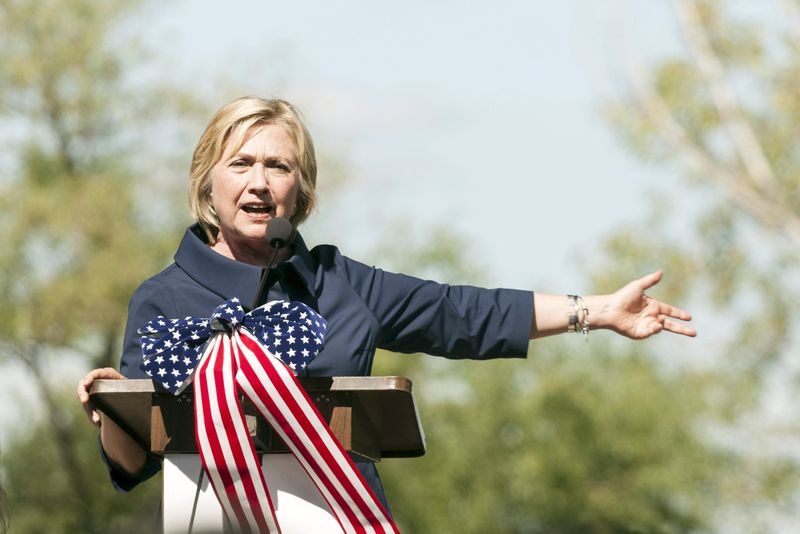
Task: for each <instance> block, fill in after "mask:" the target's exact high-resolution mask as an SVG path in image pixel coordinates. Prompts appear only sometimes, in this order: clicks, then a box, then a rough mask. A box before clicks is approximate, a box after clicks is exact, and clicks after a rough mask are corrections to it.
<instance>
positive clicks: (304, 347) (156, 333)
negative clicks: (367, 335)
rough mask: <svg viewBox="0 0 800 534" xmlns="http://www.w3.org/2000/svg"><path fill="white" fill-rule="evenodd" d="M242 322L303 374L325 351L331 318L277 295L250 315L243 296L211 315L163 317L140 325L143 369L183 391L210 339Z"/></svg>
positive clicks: (155, 378) (239, 325)
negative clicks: (327, 318)
mask: <svg viewBox="0 0 800 534" xmlns="http://www.w3.org/2000/svg"><path fill="white" fill-rule="evenodd" d="M240 327H244V328H247V329H248V330H249V331H250V332H251V333H252V334H253V335H254V336H255V337H256V338H258V340H259V341H260V342H261V344H262V345H263V346H264V348H265V349H267V350H268V351H269V352H270V353H272V354H273V355H275V356H276V357H278V358H280V359H281V360H283V362H284V363H285V364H286V365H288V366H289V367H290V368H291V369H292V371H293V372H294V373H295V374H297V373H298V371H299V370H301V369H305V368H306V367H307V366H308V364H309V363H310V362H311V360H312V359H314V357H315V356H316V355H317V354H318V353H319V351H320V350H322V345H323V343H324V341H325V332H326V329H327V323H326V322H325V319H323V318H322V316H321V315H319V314H318V313H317V312H315V311H314V310H312V309H311V308H309V307H308V306H306V305H305V304H303V303H301V302H287V301H283V300H275V301H272V302H268V303H266V304H264V305H263V306H260V307H258V308H256V309H254V310H252V311H251V312H249V313H247V314H245V313H244V309H243V308H242V306H241V303H240V302H239V299H238V298H232V299H230V300H228V301H226V302H224V303H223V304H221V305H219V306H217V308H216V309H214V311H213V313H212V314H211V318H210V319H204V318H199V317H186V318H184V319H167V318H166V317H163V316H158V317H156V318H155V319H153V320H152V321H150V322H149V323H147V324H146V325H144V326H143V327H142V328H140V329H139V331H138V334H139V336H140V340H141V346H142V357H143V361H142V364H141V368H142V369H143V370H144V372H145V373H147V376H149V377H151V378H152V379H153V380H156V381H158V382H159V383H161V384H162V385H163V386H164V387H165V388H166V389H167V390H168V391H169V392H171V393H173V394H174V395H177V394H179V393H180V392H181V391H183V389H184V388H185V387H186V386H187V385H188V384H189V383H190V382H191V376H192V373H193V372H194V368H195V367H196V366H197V363H198V362H199V360H200V358H201V357H202V355H203V352H204V350H205V345H206V343H207V342H208V340H209V338H211V337H212V336H213V335H214V334H215V333H216V332H220V331H222V332H228V333H230V332H232V331H233V330H234V329H236V328H240Z"/></svg>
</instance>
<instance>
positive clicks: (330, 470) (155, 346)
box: [139, 299, 398, 534]
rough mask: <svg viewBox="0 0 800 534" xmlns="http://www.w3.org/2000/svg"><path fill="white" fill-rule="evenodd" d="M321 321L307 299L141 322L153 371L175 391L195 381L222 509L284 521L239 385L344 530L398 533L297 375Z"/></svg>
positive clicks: (198, 425)
mask: <svg viewBox="0 0 800 534" xmlns="http://www.w3.org/2000/svg"><path fill="white" fill-rule="evenodd" d="M325 328H326V323H325V320H324V319H323V318H322V317H321V316H320V315H318V314H317V313H316V312H314V310H312V309H310V308H308V307H307V306H306V305H304V304H302V303H298V302H291V303H290V302H284V301H273V302H270V303H267V304H265V305H263V306H261V307H259V308H256V309H255V310H253V311H251V312H250V313H248V314H244V310H243V309H242V308H241V306H240V305H239V302H238V299H231V300H229V301H227V302H226V303H224V304H222V305H221V306H219V307H217V308H216V309H215V310H214V313H213V314H212V316H211V318H210V319H199V318H193V317H187V318H185V319H166V318H164V317H158V318H156V319H154V320H153V321H150V322H149V323H148V324H147V325H145V326H144V327H143V328H142V329H140V330H139V333H140V335H141V336H142V338H141V340H142V351H143V354H144V362H143V364H142V368H143V369H145V371H146V372H147V373H148V375H149V376H152V377H153V379H154V380H158V381H159V382H161V383H162V384H163V385H164V387H166V388H167V389H168V390H170V391H172V392H173V393H175V394H177V393H179V392H180V391H181V390H182V389H184V388H185V387H186V386H187V385H188V383H189V382H193V385H194V394H195V403H194V405H195V438H196V441H197V447H198V451H199V452H200V456H201V459H202V462H203V467H204V469H205V470H206V472H207V473H208V476H209V480H210V481H211V485H212V487H213V488H214V491H215V493H216V495H217V498H218V500H219V502H220V505H221V506H222V509H223V511H224V513H225V516H226V517H227V519H228V520H229V521H230V522H231V523H232V524H233V525H235V526H236V528H238V529H241V531H243V532H270V533H275V532H280V526H279V524H278V520H277V517H276V515H275V507H274V505H273V503H272V501H271V499H270V495H269V489H268V486H267V483H266V481H265V479H264V475H263V472H262V470H261V466H260V461H259V459H258V455H257V453H256V450H255V447H254V446H253V443H252V440H251V439H250V434H249V432H248V430H247V425H246V421H245V416H244V412H243V411H242V407H241V404H240V403H239V402H238V399H237V397H238V392H239V391H241V392H242V393H243V394H244V395H245V396H246V397H247V398H248V399H249V400H250V401H251V402H252V403H253V405H254V406H255V407H256V409H258V411H259V412H260V413H261V415H262V416H263V417H264V418H265V420H266V421H267V422H268V423H269V424H270V425H271V426H272V428H273V429H274V430H275V432H276V433H277V434H278V435H279V436H280V437H281V439H282V440H283V441H284V443H286V445H287V446H288V447H289V449H290V451H291V452H292V454H294V456H295V457H296V458H297V460H298V462H299V463H300V465H301V466H302V467H303V469H304V470H305V471H306V473H307V474H308V476H309V477H310V478H311V480H312V481H313V482H314V484H315V485H316V487H317V489H318V490H319V491H320V494H321V495H322V496H323V498H324V499H325V501H326V502H327V503H328V506H329V508H330V510H331V512H332V513H333V515H334V517H335V518H336V520H337V521H338V523H339V525H340V526H341V528H342V531H343V532H347V533H351V532H352V533H373V532H374V533H376V534H380V533H396V532H398V531H397V527H396V526H395V525H394V523H393V521H392V519H391V517H389V515H388V514H387V513H386V511H385V509H384V508H383V506H382V505H381V504H380V502H379V501H378V499H377V497H376V496H375V494H374V493H373V492H372V490H371V489H370V488H369V486H368V485H367V483H366V481H365V480H364V479H363V477H362V476H361V473H360V472H359V471H358V469H357V468H356V467H355V465H354V464H353V462H352V460H351V459H350V457H349V456H348V455H347V453H346V452H345V451H344V449H343V448H342V446H341V444H340V443H339V441H338V440H337V439H336V438H335V436H334V435H333V433H332V432H331V430H330V428H329V427H328V425H327V423H326V422H325V420H324V419H323V418H322V416H321V415H320V414H319V412H318V411H317V409H316V407H315V406H314V404H313V402H312V401H311V399H310V398H309V397H308V394H307V393H306V392H305V390H304V389H303V388H302V386H301V385H300V383H299V382H298V381H297V378H296V377H295V373H294V371H295V370H296V369H297V368H298V367H300V368H304V367H305V366H306V365H308V362H310V361H311V359H312V358H314V356H316V354H317V353H318V352H319V350H320V349H321V348H322V343H323V341H324V336H325ZM209 338H210V339H209ZM278 355H280V359H279V358H278ZM193 375H194V376H193Z"/></svg>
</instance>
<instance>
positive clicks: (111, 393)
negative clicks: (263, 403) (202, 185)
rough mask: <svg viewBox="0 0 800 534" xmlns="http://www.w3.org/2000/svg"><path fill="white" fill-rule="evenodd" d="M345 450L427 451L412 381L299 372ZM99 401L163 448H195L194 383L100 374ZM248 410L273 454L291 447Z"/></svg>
mask: <svg viewBox="0 0 800 534" xmlns="http://www.w3.org/2000/svg"><path fill="white" fill-rule="evenodd" d="M298 380H299V381H300V384H301V385H302V386H303V387H304V388H305V390H306V392H307V393H308V395H309V397H311V399H312V400H313V401H314V403H315V405H316V406H317V408H318V410H319V411H320V413H321V414H322V416H323V417H324V418H325V420H326V421H328V424H329V425H330V427H331V430H332V431H333V433H334V434H335V435H336V437H337V438H339V441H340V442H341V443H342V445H343V446H344V448H345V450H347V451H348V452H350V453H351V455H353V456H354V457H356V458H358V459H362V460H370V461H379V460H380V459H381V458H402V457H406V458H407V457H415V456H422V455H423V454H425V436H424V433H423V431H422V426H421V424H420V421H419V414H418V412H417V407H416V403H415V402H414V396H413V394H412V392H411V381H410V380H409V379H407V378H404V377H399V376H339V377H330V378H328V377H310V378H308V377H307V378H299V379H298ZM89 394H90V399H91V402H92V404H93V405H94V406H95V407H96V408H97V409H99V410H100V411H102V412H103V414H104V415H106V416H108V417H110V418H111V419H112V420H113V421H114V422H116V423H117V424H118V425H120V426H121V427H122V428H124V429H125V430H126V431H127V432H128V433H129V434H131V435H132V436H133V437H134V438H136V439H137V441H139V442H140V443H141V444H142V445H143V446H144V447H145V448H147V449H149V450H152V451H153V452H154V453H156V454H164V453H169V452H195V451H196V446H195V444H194V416H193V413H194V412H193V401H194V394H193V392H192V388H187V390H186V391H184V392H183V393H182V394H181V395H178V396H173V395H171V394H170V393H168V392H164V391H156V390H155V388H154V386H153V382H152V380H96V381H95V382H94V383H93V384H92V389H91V391H90V393H89ZM244 412H245V414H246V417H247V419H248V427H249V428H250V431H251V435H252V436H253V441H254V444H256V447H257V448H258V449H260V450H264V451H266V452H287V449H286V447H285V445H283V443H282V442H280V440H279V439H278V438H277V436H276V435H274V433H273V432H272V431H271V429H270V428H269V425H268V424H267V423H266V422H265V421H264V420H263V419H262V418H261V416H260V415H258V414H257V413H256V411H255V410H254V409H253V407H252V406H251V405H249V403H248V402H245V403H244Z"/></svg>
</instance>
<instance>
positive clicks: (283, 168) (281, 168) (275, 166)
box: [269, 162, 292, 173]
mask: <svg viewBox="0 0 800 534" xmlns="http://www.w3.org/2000/svg"><path fill="white" fill-rule="evenodd" d="M269 167H270V168H271V169H275V170H277V171H280V172H284V173H288V172H290V171H291V170H292V169H291V168H290V167H289V166H288V165H287V164H285V163H279V162H274V163H270V164H269Z"/></svg>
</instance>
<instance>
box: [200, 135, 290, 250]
mask: <svg viewBox="0 0 800 534" xmlns="http://www.w3.org/2000/svg"><path fill="white" fill-rule="evenodd" d="M299 184H300V170H299V168H298V162H297V146H296V145H295V143H294V141H293V140H292V138H291V137H290V136H289V134H288V133H287V132H286V130H285V129H284V128H283V127H282V126H280V125H275V124H265V125H260V126H256V127H254V128H253V129H251V130H250V132H248V136H247V138H246V141H245V143H244V145H242V147H241V148H240V149H239V150H237V151H236V152H235V153H227V151H226V152H225V154H224V155H223V157H222V160H220V161H219V162H217V164H216V165H214V167H213V168H212V169H211V192H212V201H213V204H214V209H215V211H216V212H217V217H218V218H219V225H220V233H219V236H218V237H217V240H218V242H217V243H216V244H215V245H214V247H213V248H214V249H215V250H217V251H219V252H221V253H222V254H225V255H226V256H229V257H235V258H236V259H241V258H240V255H241V253H242V252H244V251H247V250H252V251H266V247H265V241H264V239H265V236H266V228H267V226H266V225H267V221H269V220H270V219H273V218H275V217H286V218H289V217H291V216H292V215H293V214H294V211H295V207H296V205H297V191H298V187H299Z"/></svg>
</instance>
